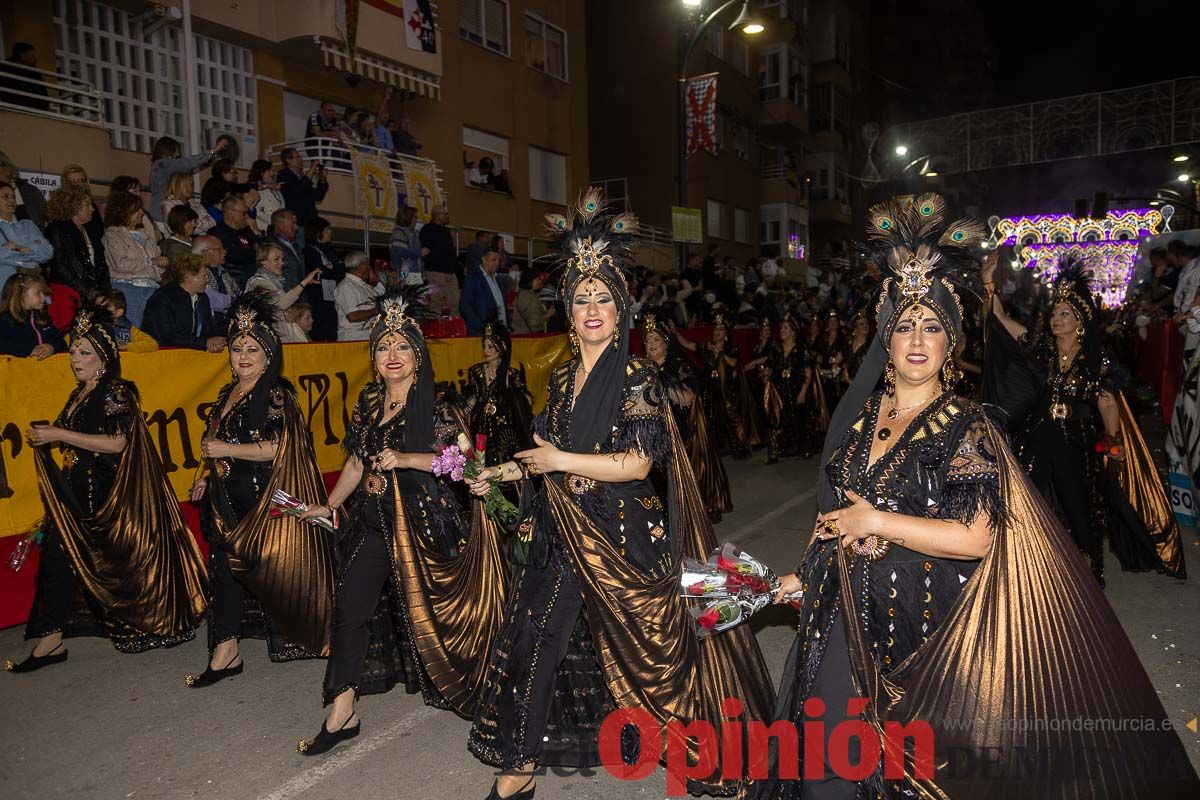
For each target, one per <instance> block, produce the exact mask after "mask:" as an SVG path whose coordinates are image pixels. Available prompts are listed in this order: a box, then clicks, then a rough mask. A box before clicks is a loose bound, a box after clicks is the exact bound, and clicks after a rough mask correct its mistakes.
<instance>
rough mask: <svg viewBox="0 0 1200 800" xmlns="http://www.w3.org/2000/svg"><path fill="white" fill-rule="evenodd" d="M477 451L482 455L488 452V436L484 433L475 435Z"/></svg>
mask: <svg viewBox="0 0 1200 800" xmlns="http://www.w3.org/2000/svg"><path fill="white" fill-rule="evenodd" d="M475 450H476V451H477V452H480V453H483V452H485V451H486V450H487V436H485V435H484V434H482V433H477V434H475Z"/></svg>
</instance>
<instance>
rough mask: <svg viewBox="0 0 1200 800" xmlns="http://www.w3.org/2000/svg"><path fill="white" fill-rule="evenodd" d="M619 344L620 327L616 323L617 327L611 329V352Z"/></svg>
mask: <svg viewBox="0 0 1200 800" xmlns="http://www.w3.org/2000/svg"><path fill="white" fill-rule="evenodd" d="M620 343H621V325H620V323H619V322H618V324H617V327H616V328H614V329H613V350H616V349H617V347H618V346H619V345H620Z"/></svg>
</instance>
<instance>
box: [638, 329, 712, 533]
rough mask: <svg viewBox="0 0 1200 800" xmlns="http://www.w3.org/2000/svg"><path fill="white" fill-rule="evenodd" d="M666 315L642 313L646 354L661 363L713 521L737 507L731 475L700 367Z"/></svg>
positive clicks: (664, 382) (673, 410) (661, 373)
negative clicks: (711, 422)
mask: <svg viewBox="0 0 1200 800" xmlns="http://www.w3.org/2000/svg"><path fill="white" fill-rule="evenodd" d="M662 319H663V318H662V317H661V316H660V315H659V314H658V313H657V312H654V311H650V312H646V313H645V314H643V315H642V342H643V343H644V344H645V346H646V357H647V358H649V359H650V360H651V361H653V362H654V363H655V364H657V365H658V374H659V377H660V378H661V380H662V385H663V390H664V391H665V392H666V399H667V400H669V401H670V403H671V414H672V416H673V417H674V418H675V427H676V429H677V430H678V431H679V436H680V438H681V439H683V441H684V442H685V446H686V447H687V452H688V461H689V462H691V465H692V473H693V474H694V475H695V477H696V485H697V486H698V487H699V489H700V496H701V497H703V498H704V506H705V508H706V509H707V510H708V517H709V519H711V520H712V521H713V522H720V521H721V517H722V516H723V515H724V514H725V513H726V512H729V511H732V510H733V500H732V498H731V497H730V493H729V476H728V475H727V474H726V473H725V464H724V463H723V462H722V461H721V454H720V453H718V452H717V447H716V443H715V442H714V441H713V437H712V435H711V434H710V433H709V429H708V416H707V414H706V413H705V410H704V401H702V400H701V399H700V393H699V391H698V389H699V380H698V376H697V375H696V370H695V368H694V367H692V364H691V362H690V361H688V359H687V358H686V357H685V356H684V355H683V353H681V352H679V347H678V345H677V344H676V343H675V336H674V334H673V333H672V331H673V329H674V323H672V322H670V321H667V322H665V323H664V322H663V321H662Z"/></svg>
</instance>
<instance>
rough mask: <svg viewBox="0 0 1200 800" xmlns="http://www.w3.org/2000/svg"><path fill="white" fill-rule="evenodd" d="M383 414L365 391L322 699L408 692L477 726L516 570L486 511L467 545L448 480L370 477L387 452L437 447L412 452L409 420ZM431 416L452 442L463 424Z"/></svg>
mask: <svg viewBox="0 0 1200 800" xmlns="http://www.w3.org/2000/svg"><path fill="white" fill-rule="evenodd" d="M383 407H384V404H383V402H382V389H381V387H380V386H379V385H378V384H376V383H370V384H368V385H367V386H366V387H365V388H364V389H363V391H362V392H361V393H360V395H359V399H358V402H357V403H356V404H355V408H354V414H353V417H352V418H351V424H350V427H349V429H348V431H347V434H346V439H345V442H344V447H345V449H346V452H347V454H349V455H353V456H357V457H358V458H359V460H360V461H361V462H362V463H363V464H364V469H363V476H362V480H361V481H360V483H359V487H358V489H357V490H355V492H354V494H353V495H351V497H350V499H349V501H348V502H347V503H346V505H345V508H344V510H345V515H346V516H345V522H344V523H343V525H342V527H341V528H340V529H339V531H338V554H339V557H340V568H339V573H338V583H337V594H336V604H335V609H334V621H333V633H332V637H331V640H330V654H329V661H328V662H327V665H326V670H325V682H324V689H323V698H324V702H325V703H327V704H328V703H330V702H332V701H333V699H334V698H336V697H337V696H338V695H339V694H341V693H342V692H343V691H345V690H346V689H354V690H356V691H357V693H358V694H359V695H360V696H361V695H364V694H374V693H380V692H386V691H388V690H389V689H391V688H392V687H393V686H395V685H396V684H398V683H400V684H403V685H404V688H405V690H406V691H408V692H410V693H416V692H420V693H421V694H422V696H423V698H424V700H425V702H426V703H428V704H429V705H432V706H435V707H437V708H449V709H453V710H455V711H457V712H458V713H460V714H462V715H464V716H467V717H469V716H470V715H471V714H472V713H473V711H474V707H475V703H476V701H477V699H478V694H479V691H480V689H481V686H482V675H483V671H484V667H485V666H486V659H487V654H488V652H489V651H490V649H491V645H492V639H493V636H494V634H495V631H496V629H497V628H498V627H499V623H500V621H501V619H502V618H503V608H504V599H505V590H506V586H507V568H506V566H507V565H506V564H505V562H504V556H503V553H502V551H501V549H500V544H499V538H498V535H497V531H496V530H495V529H494V527H493V526H492V525H491V524H490V522H489V521H488V520H487V519H486V516H484V515H482V514H478V513H477V517H476V519H475V527H474V528H473V530H472V531H471V532H470V536H468V530H467V525H468V522H469V518H468V515H467V514H466V513H465V512H464V510H463V509H462V507H461V506H459V504H458V502H457V500H456V499H455V498H456V496H455V494H454V493H453V492H450V491H447V490H446V489H447V488H448V487H447V486H446V485H445V480H443V479H440V478H434V477H432V476H431V475H430V474H429V473H425V472H421V471H418V470H393V471H391V472H373V471H372V470H371V469H370V462H371V458H372V457H373V456H376V455H378V454H379V453H381V452H383V450H384V449H387V448H391V449H392V450H395V451H397V452H402V453H403V452H419V450H420V449H421V447H425V446H429V444H431V443H425V444H423V445H421V446H418V445H417V444H416V443H413V444H412V445H411V446H410V445H409V444H408V442H407V441H406V436H405V433H406V424H405V423H406V412H404V411H402V412H400V413H399V414H396V415H395V416H394V417H392V418H391V419H390V420H388V421H387V422H386V423H382V424H381V422H380V421H381V420H382V419H383ZM434 409H435V410H434V417H435V419H434V425H433V431H434V436H435V439H436V442H435V443H436V444H438V445H447V444H452V443H454V441H455V439H456V437H457V436H458V434H459V433H460V432H462V430H463V428H462V422H461V419H460V418H459V417H458V415H457V414H456V413H455V412H454V411H453V410H452V409H451V408H450V407H449V406H448V405H447V404H446V403H437V404H435V406H434ZM430 458H431V459H432V458H433V452H432V448H431V449H430ZM473 505H479V504H473Z"/></svg>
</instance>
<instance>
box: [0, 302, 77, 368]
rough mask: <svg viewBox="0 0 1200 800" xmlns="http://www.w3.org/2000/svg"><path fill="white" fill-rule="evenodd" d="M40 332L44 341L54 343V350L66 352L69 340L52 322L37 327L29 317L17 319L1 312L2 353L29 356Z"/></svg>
mask: <svg viewBox="0 0 1200 800" xmlns="http://www.w3.org/2000/svg"><path fill="white" fill-rule="evenodd" d="M39 333H40V334H41V336H42V342H44V343H46V344H52V345H54V352H56V353H65V352H66V350H67V342H66V340H65V339H63V335H62V332H61V331H59V329H58V328H56V327H54V325H53V324H52V323H50V322H46V324H45V325H38V326H37V328H36V329H35V328H34V326H33V323H32V322H31V321H30V320H29V319H15V318H14V317H13V315H12V314H9V313H8V312H7V311H5V312H4V313H2V314H0V355H5V356H16V357H17V358H27V357H28V356H29V354H30V353H32V352H33V348H35V347H37V345H38V334H39Z"/></svg>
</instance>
